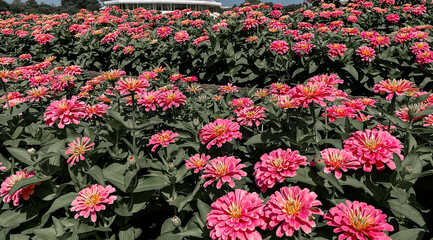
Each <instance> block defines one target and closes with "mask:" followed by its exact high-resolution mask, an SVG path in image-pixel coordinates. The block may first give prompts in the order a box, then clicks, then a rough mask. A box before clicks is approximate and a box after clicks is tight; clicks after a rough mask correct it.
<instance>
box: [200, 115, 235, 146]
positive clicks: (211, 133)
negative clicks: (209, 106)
mask: <svg viewBox="0 0 433 240" xmlns="http://www.w3.org/2000/svg"><path fill="white" fill-rule="evenodd" d="M239 129H240V125H239V124H238V123H237V122H232V121H231V120H230V119H217V120H215V121H213V122H211V123H209V124H207V125H206V126H204V127H203V128H202V129H200V131H199V132H198V138H199V139H200V140H201V143H202V144H206V143H208V144H207V145H206V148H207V149H210V148H211V146H213V145H215V144H216V145H217V146H218V147H221V146H222V144H223V143H225V142H229V141H231V140H232V139H236V138H238V139H241V137H242V133H240V132H239Z"/></svg>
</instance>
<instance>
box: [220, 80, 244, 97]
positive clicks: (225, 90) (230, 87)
mask: <svg viewBox="0 0 433 240" xmlns="http://www.w3.org/2000/svg"><path fill="white" fill-rule="evenodd" d="M218 89H219V90H220V91H221V95H223V94H224V93H230V92H239V90H238V87H236V86H233V84H231V83H228V84H227V85H224V86H221V87H219V88H218Z"/></svg>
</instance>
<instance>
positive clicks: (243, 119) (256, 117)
mask: <svg viewBox="0 0 433 240" xmlns="http://www.w3.org/2000/svg"><path fill="white" fill-rule="evenodd" d="M267 110H268V109H266V108H264V107H261V106H250V107H245V108H242V109H240V110H239V111H238V112H236V114H237V116H238V118H237V119H236V120H237V121H238V122H239V124H240V125H242V126H244V125H248V126H252V125H253V122H254V123H255V124H256V126H259V125H260V121H263V120H264V119H265V117H266V114H265V111H267Z"/></svg>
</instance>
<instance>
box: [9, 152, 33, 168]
mask: <svg viewBox="0 0 433 240" xmlns="http://www.w3.org/2000/svg"><path fill="white" fill-rule="evenodd" d="M6 149H7V150H8V151H9V152H10V154H11V155H12V156H13V157H14V158H16V159H18V160H19V161H21V162H23V163H25V164H27V165H33V163H34V162H33V161H32V158H31V157H30V155H29V153H28V152H27V150H25V149H22V148H6Z"/></svg>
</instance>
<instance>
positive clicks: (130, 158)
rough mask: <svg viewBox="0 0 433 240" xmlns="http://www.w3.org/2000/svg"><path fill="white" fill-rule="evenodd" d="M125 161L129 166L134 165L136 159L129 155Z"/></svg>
mask: <svg viewBox="0 0 433 240" xmlns="http://www.w3.org/2000/svg"><path fill="white" fill-rule="evenodd" d="M126 162H127V163H128V165H129V166H133V165H135V163H136V162H137V160H135V157H129V158H128V159H127V160H126Z"/></svg>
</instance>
